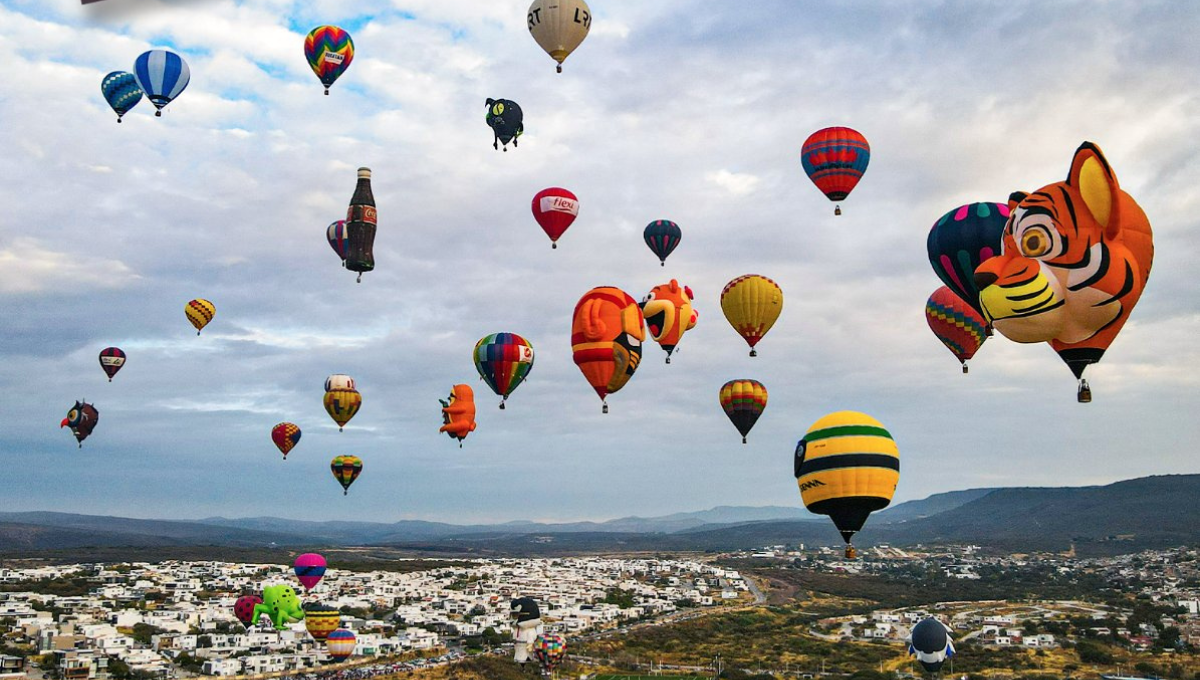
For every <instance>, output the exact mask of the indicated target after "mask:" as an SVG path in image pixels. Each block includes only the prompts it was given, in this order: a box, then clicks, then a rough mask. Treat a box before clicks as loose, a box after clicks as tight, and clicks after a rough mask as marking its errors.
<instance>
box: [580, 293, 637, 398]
mask: <svg viewBox="0 0 1200 680" xmlns="http://www.w3.org/2000/svg"><path fill="white" fill-rule="evenodd" d="M644 325H645V319H644V318H643V317H642V308H641V307H639V306H638V304H637V302H635V301H634V299H633V298H632V297H630V296H629V293H626V292H625V291H623V290H621V289H620V288H614V287H612V286H601V287H598V288H593V289H591V290H590V291H588V292H587V293H585V294H584V295H583V297H581V298H579V302H578V303H577V304H576V305H575V313H574V315H573V316H572V317H571V353H572V355H573V358H574V360H575V365H576V366H578V367H579V370H580V371H582V372H583V377H585V378H587V381H588V384H590V385H591V386H592V389H594V390H596V394H598V395H599V396H600V403H601V404H603V408H602V409H601V412H602V413H608V402H607V401H606V400H605V397H607V396H608V395H609V394H611V393H613V392H616V391H617V390H619V389H621V388H622V387H624V386H625V383H627V382H629V379H630V378H632V377H633V373H634V371H636V370H637V367H638V363H639V362H640V361H641V359H642V340H644V339H645V338H646V331H645V328H644Z"/></svg>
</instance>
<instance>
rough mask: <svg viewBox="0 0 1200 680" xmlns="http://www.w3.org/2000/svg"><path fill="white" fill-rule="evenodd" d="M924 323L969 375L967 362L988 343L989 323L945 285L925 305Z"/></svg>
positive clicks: (934, 292)
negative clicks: (927, 323) (926, 323)
mask: <svg viewBox="0 0 1200 680" xmlns="http://www.w3.org/2000/svg"><path fill="white" fill-rule="evenodd" d="M925 320H926V321H927V322H929V329H930V330H931V331H933V334H934V335H936V336H937V339H938V340H941V341H942V344H943V345H945V346H946V349H948V350H950V352H951V353H952V354H954V356H956V357H958V361H959V362H960V363H961V364H962V372H963V373H966V372H967V360H968V359H970V358H971V357H973V356H975V352H977V351H979V347H980V346H981V345H983V343H984V341H985V340H987V321H984V319H983V317H982V316H980V315H979V312H976V311H975V310H974V309H972V308H971V306H970V305H968V304H967V303H966V302H963V299H962V298H960V297H959V296H957V295H955V294H954V292H953V291H951V290H950V289H949V288H947V287H946V286H940V287H939V288H938V289H937V290H935V291H933V295H930V296H929V300H928V301H927V302H926V303H925Z"/></svg>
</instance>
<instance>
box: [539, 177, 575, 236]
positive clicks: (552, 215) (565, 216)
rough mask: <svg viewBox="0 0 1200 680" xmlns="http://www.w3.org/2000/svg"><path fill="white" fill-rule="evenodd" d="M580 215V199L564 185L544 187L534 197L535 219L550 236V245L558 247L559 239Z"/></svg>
mask: <svg viewBox="0 0 1200 680" xmlns="http://www.w3.org/2000/svg"><path fill="white" fill-rule="evenodd" d="M578 215H579V199H578V198H576V197H575V194H573V193H571V192H570V191H567V190H566V189H563V188H562V187H550V188H548V189H542V190H541V191H539V192H537V194H535V195H534V197H533V219H535V220H537V223H538V225H539V226H540V227H541V228H542V231H544V232H546V236H549V237H550V247H551V248H557V247H558V239H559V237H560V236H562V235H563V232H565V231H566V230H567V227H569V226H571V223H572V222H574V221H575V218H576V217H577V216H578Z"/></svg>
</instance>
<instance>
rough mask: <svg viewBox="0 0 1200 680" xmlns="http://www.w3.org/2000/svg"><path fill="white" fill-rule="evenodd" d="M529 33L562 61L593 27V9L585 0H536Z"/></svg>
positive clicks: (530, 7)
mask: <svg viewBox="0 0 1200 680" xmlns="http://www.w3.org/2000/svg"><path fill="white" fill-rule="evenodd" d="M526 23H527V24H528V25H529V33H530V35H532V36H533V39H534V40H536V41H537V44H538V45H539V46H541V48H542V49H543V50H546V54H549V55H550V57H551V58H552V59H554V61H557V62H558V66H557V67H555V68H556V70H557V71H558V72H559V73H562V63H563V61H564V60H565V59H566V58H567V57H568V56H569V55H570V54H571V52H573V51H575V48H576V47H579V43H581V42H583V39H584V38H586V37H587V34H588V30H589V29H590V28H591V27H592V12H591V10H590V9H588V6H587V3H586V2H584V1H583V0H533V4H532V5H530V6H529V14H528V15H527V16H526Z"/></svg>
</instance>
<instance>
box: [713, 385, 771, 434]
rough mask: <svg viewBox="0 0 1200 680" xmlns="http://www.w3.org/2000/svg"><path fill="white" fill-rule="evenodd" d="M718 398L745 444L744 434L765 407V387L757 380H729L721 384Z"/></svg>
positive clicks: (755, 421) (752, 425)
mask: <svg viewBox="0 0 1200 680" xmlns="http://www.w3.org/2000/svg"><path fill="white" fill-rule="evenodd" d="M718 399H719V400H720V402H721V408H722V409H724V410H725V415H727V416H729V420H730V421H732V422H733V426H734V427H736V428H737V429H738V432H741V433H742V443H743V444H745V443H746V435H747V434H749V433H750V429H751V428H753V427H754V423H757V422H758V417H759V416H761V415H762V412H763V410H764V409H766V408H767V388H766V387H763V384H762V383H760V382H759V381H757V380H749V379H745V380H730V381H729V382H727V383H725V384H724V385H722V386H721V392H720V394H719V395H718Z"/></svg>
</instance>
